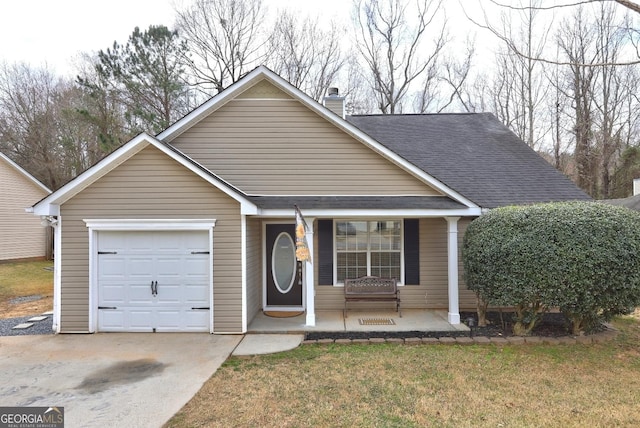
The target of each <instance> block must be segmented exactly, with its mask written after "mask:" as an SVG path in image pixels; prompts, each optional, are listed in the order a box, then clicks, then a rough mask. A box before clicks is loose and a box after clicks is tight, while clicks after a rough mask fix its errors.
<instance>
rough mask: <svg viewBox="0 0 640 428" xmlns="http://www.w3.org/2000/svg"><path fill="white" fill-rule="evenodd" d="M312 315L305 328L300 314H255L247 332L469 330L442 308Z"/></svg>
mask: <svg viewBox="0 0 640 428" xmlns="http://www.w3.org/2000/svg"><path fill="white" fill-rule="evenodd" d="M315 315H316V316H315V321H316V322H315V325H309V324H308V323H307V316H306V314H304V313H301V314H300V315H297V316H294V317H286V318H280V317H274V316H268V315H266V314H265V313H264V312H259V313H258V314H257V315H256V316H255V318H254V319H253V321H251V323H249V328H248V330H247V333H307V332H367V331H376V332H382V331H385V332H401V331H421V332H427V331H441V332H448V331H469V328H468V327H467V326H466V325H465V324H463V323H456V324H452V323H450V322H449V321H448V312H447V310H444V309H443V310H433V309H403V310H402V317H399V316H398V313H397V312H395V311H393V310H388V311H386V310H377V309H376V310H350V311H347V314H346V315H347V316H346V318H345V317H344V316H343V312H342V311H341V310H319V311H316V313H315ZM463 321H464V320H463Z"/></svg>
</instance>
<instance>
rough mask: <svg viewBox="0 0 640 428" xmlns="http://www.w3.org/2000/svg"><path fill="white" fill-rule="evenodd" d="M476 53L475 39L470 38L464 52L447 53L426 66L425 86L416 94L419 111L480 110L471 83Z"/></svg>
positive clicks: (416, 105)
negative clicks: (458, 53)
mask: <svg viewBox="0 0 640 428" xmlns="http://www.w3.org/2000/svg"><path fill="white" fill-rule="evenodd" d="M474 55H475V41H474V40H473V39H469V38H467V40H466V44H465V50H464V55H463V56H461V57H460V56H455V55H452V54H448V55H445V56H444V58H443V59H442V62H433V63H432V64H431V65H430V66H429V68H428V69H427V70H426V73H425V77H424V78H423V83H422V88H421V90H420V91H418V93H417V94H416V98H415V101H414V109H415V111H417V112H418V113H427V112H437V113H442V112H443V111H447V110H449V109H451V108H454V110H455V111H459V110H460V109H462V110H463V111H466V112H472V111H476V107H475V101H474V100H473V96H472V95H471V93H470V91H469V89H468V88H467V86H468V81H469V76H470V73H471V70H472V65H473V58H474Z"/></svg>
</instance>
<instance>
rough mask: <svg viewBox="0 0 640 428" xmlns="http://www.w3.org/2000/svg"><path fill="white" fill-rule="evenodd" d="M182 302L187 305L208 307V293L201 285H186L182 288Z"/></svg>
mask: <svg viewBox="0 0 640 428" xmlns="http://www.w3.org/2000/svg"><path fill="white" fill-rule="evenodd" d="M183 295H184V302H185V303H188V304H189V305H192V306H193V305H198V306H202V305H208V304H209V293H208V291H207V287H206V286H202V285H186V286H185V287H184V293H183Z"/></svg>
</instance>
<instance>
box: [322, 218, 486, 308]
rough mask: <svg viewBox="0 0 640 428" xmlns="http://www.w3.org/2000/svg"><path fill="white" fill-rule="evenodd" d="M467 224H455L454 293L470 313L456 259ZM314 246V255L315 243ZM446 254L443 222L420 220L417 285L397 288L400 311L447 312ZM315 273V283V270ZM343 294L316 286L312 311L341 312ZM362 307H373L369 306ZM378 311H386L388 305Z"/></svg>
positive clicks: (472, 304)
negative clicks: (430, 310) (314, 309)
mask: <svg viewBox="0 0 640 428" xmlns="http://www.w3.org/2000/svg"><path fill="white" fill-rule="evenodd" d="M470 221H471V220H470V219H460V221H459V222H458V262H459V263H458V289H459V293H460V294H459V305H460V309H461V310H462V309H474V308H475V306H476V300H475V294H473V292H471V291H469V290H467V287H466V284H465V282H464V271H463V264H462V257H461V255H460V252H461V251H460V250H461V248H462V239H463V236H464V231H465V230H466V228H467V226H468V225H469V222H470ZM315 245H316V254H317V242H316V243H315ZM447 251H448V249H447V221H446V220H445V219H444V218H425V219H420V285H416V284H407V285H405V286H403V287H400V298H401V300H402V304H401V306H402V307H403V308H407V309H411V308H415V309H422V308H428V309H447V308H448V307H449V293H448V281H449V278H448V264H447V260H448V256H447ZM315 269H316V272H315V275H316V281H317V277H318V271H317V267H316V268H315ZM343 293H344V290H343V289H342V287H331V286H318V284H317V282H316V309H318V310H331V309H342V308H343V306H344V296H343ZM366 305H368V306H367V307H373V306H371V304H366ZM360 306H362V305H360ZM349 307H350V308H351V307H353V308H358V305H356V304H355V303H353V304H351V303H350V304H349ZM379 307H389V308H390V307H391V305H387V306H382V305H380V306H379Z"/></svg>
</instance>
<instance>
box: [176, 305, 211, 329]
mask: <svg viewBox="0 0 640 428" xmlns="http://www.w3.org/2000/svg"><path fill="white" fill-rule="evenodd" d="M208 324H209V311H204V310H190V311H185V312H184V313H183V316H182V329H183V330H185V331H193V332H197V331H208V329H206V328H203V326H206V325H208Z"/></svg>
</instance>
